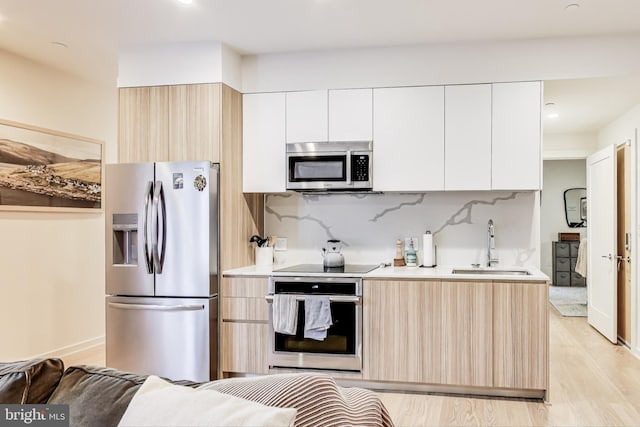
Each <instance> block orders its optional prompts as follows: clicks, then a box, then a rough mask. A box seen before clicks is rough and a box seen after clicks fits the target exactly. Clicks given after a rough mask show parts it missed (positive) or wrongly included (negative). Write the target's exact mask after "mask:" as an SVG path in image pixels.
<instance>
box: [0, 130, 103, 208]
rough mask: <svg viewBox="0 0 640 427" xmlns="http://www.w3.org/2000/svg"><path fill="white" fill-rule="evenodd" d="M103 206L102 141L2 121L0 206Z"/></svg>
mask: <svg viewBox="0 0 640 427" xmlns="http://www.w3.org/2000/svg"><path fill="white" fill-rule="evenodd" d="M78 208H79V209H85V208H88V209H98V210H99V209H101V208H102V142H100V141H96V140H92V139H89V138H84V137H80V136H75V135H69V134H65V133H61V132H56V131H52V130H48V129H42V128H37V127H33V126H28V125H23V124H20V123H14V122H9V121H4V120H0V210H54V211H55V210H75V209H78Z"/></svg>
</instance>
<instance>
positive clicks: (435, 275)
mask: <svg viewBox="0 0 640 427" xmlns="http://www.w3.org/2000/svg"><path fill="white" fill-rule="evenodd" d="M283 267H285V266H280V265H279V266H277V267H276V269H280V268H283ZM454 269H460V270H477V271H486V273H480V272H477V273H476V272H470V273H469V274H453V273H452V270H454ZM501 270H502V271H504V270H515V271H521V270H526V271H528V272H529V274H527V275H523V274H516V273H514V274H508V273H504V272H502V273H494V274H491V273H490V272H491V271H496V272H498V271H501ZM222 274H223V275H224V276H226V277H256V276H257V277H269V276H272V275H278V276H301V275H303V274H302V273H288V272H275V273H274V271H273V267H271V266H259V265H250V266H247V267H240V268H234V269H231V270H225V271H223V272H222ZM304 275H305V276H312V277H313V276H319V277H322V276H326V274H325V273H304ZM332 275H335V276H341V277H354V276H355V277H360V276H362V278H363V279H423V280H430V279H441V280H502V281H518V282H549V281H550V279H549V277H548V276H547V275H546V274H544V273H543V272H542V271H540V270H539V269H537V268H534V267H492V268H473V267H468V266H442V267H434V268H424V267H379V268H376V269H375V270H373V271H370V272H368V273H366V274H363V275H353V274H344V273H332Z"/></svg>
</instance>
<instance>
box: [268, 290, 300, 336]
mask: <svg viewBox="0 0 640 427" xmlns="http://www.w3.org/2000/svg"><path fill="white" fill-rule="evenodd" d="M271 310H272V311H271V314H272V319H273V331H274V332H277V333H279V334H287V335H295V334H296V329H297V327H298V300H297V297H296V296H295V295H287V294H276V295H274V296H273V304H272V306H271Z"/></svg>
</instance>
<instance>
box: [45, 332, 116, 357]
mask: <svg viewBox="0 0 640 427" xmlns="http://www.w3.org/2000/svg"><path fill="white" fill-rule="evenodd" d="M104 344H105V336H104V335H101V336H99V337H95V338H91V339H88V340H86V341H80V342H77V343H75V344H71V345H67V346H64V347H60V348H58V349H56V350H52V351H49V352H47V353H42V354H38V355H36V356H34V357H33V359H39V358H45V359H46V358H49V357H66V356H70V355H72V354H76V353H80V352H82V351H87V350H90V349H92V348H94V347H98V346H101V345H104Z"/></svg>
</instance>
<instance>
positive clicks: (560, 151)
mask: <svg viewBox="0 0 640 427" xmlns="http://www.w3.org/2000/svg"><path fill="white" fill-rule="evenodd" d="M597 150H598V133H597V132H581V133H545V134H544V136H543V142H542V158H543V159H544V160H568V159H586V158H587V156H589V155H590V154H593V153H594V152H596V151H597Z"/></svg>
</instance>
